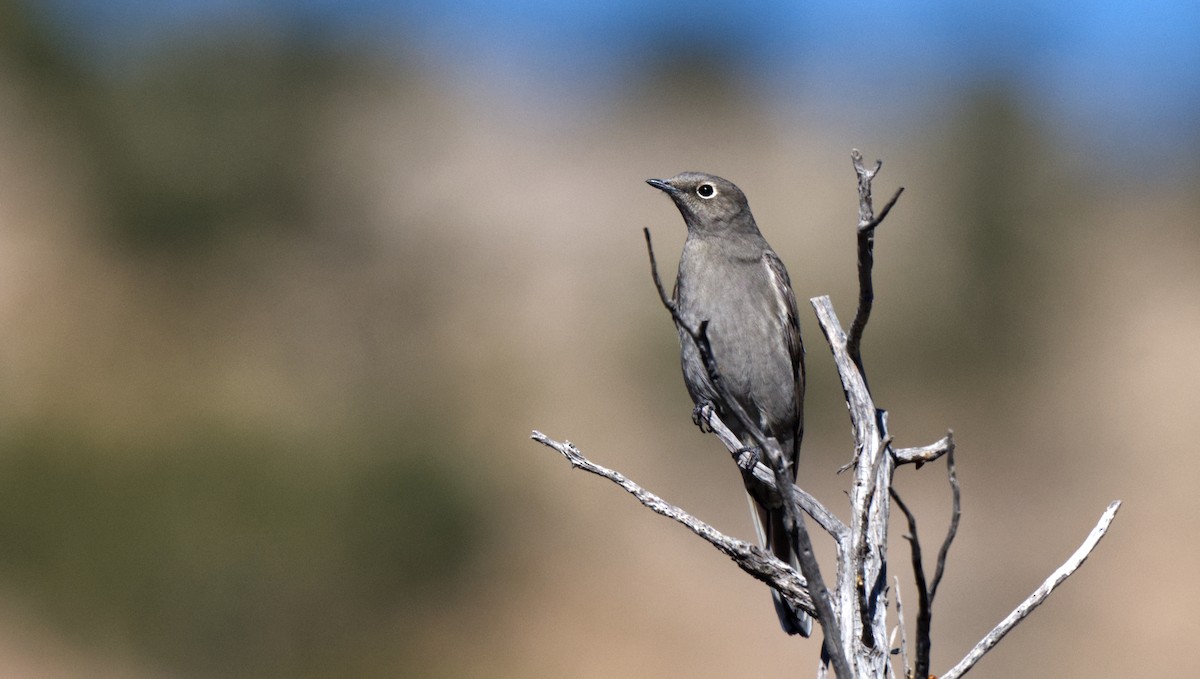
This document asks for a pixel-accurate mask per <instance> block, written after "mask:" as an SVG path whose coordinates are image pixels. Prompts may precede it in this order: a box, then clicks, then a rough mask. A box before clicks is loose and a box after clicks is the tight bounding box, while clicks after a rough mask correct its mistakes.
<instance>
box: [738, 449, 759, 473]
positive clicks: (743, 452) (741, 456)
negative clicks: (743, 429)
mask: <svg viewBox="0 0 1200 679" xmlns="http://www.w3.org/2000/svg"><path fill="white" fill-rule="evenodd" d="M733 458H734V459H735V460H737V465H738V467H739V468H740V469H741V470H742V471H746V472H753V471H754V467H755V465H757V464H758V463H759V462H763V454H762V448H759V447H758V446H747V447H745V448H739V449H738V451H737V453H736V454H735V455H734V456H733Z"/></svg>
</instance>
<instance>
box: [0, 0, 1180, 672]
mask: <svg viewBox="0 0 1200 679" xmlns="http://www.w3.org/2000/svg"><path fill="white" fill-rule="evenodd" d="M1197 34H1200V8H1198V6H1197V5H1196V4H1195V3H1191V2H1160V3H1132V2H1128V3H1125V2H1116V1H1113V0H1102V1H1100V2H1089V3H1082V2H1051V1H1049V0H1031V1H1029V2H1020V3H1015V4H1014V3H991V2H987V3H958V2H952V1H950V0H926V1H923V2H910V3H872V2H858V1H855V2H844V3H829V4H828V6H821V5H811V6H809V5H808V4H807V3H801V4H797V5H795V6H793V5H792V4H791V3H782V2H775V3H760V4H757V5H754V6H753V7H735V6H734V5H714V6H706V5H700V4H693V3H685V2H678V1H669V2H664V3H660V4H658V5H656V6H653V7H649V6H646V5H645V4H644V3H634V2H628V1H619V2H610V3H603V4H601V3H574V4H573V3H559V2H549V1H547V0H528V1H521V0H518V1H517V2H510V3H503V4H494V3H490V2H480V1H478V0H461V1H459V2H456V3H427V2H408V1H404V0H401V1H399V2H380V1H378V0H351V1H350V2H336V1H335V0H303V1H300V2H285V1H283V0H263V1H260V2H237V1H235V0H207V1H206V0H180V1H175V2H151V1H149V0H111V1H110V2H106V3H95V2H88V1H87V0H42V1H40V2H32V1H31V0H0V140H2V141H0V149H2V151H0V675H2V676H6V677H39V678H40V677H46V678H51V677H53V678H74V677H128V678H138V679H140V678H149V677H179V678H208V677H332V676H337V677H435V678H436V677H583V678H592V677H596V678H600V677H614V676H664V677H726V676H810V675H811V673H812V672H813V670H814V668H815V665H816V662H817V660H816V658H817V643H816V642H814V641H808V642H805V641H800V640H796V639H789V638H786V637H785V636H784V635H783V634H782V633H781V632H780V631H779V629H778V627H777V623H776V620H775V616H774V614H773V612H772V609H771V605H770V602H769V597H768V595H767V592H766V590H765V589H764V588H763V587H762V586H761V585H760V584H758V583H756V582H754V581H752V580H750V579H749V578H747V577H745V576H744V575H742V574H741V573H740V571H738V570H737V568H736V567H735V566H733V565H732V564H731V563H730V562H728V561H727V560H726V559H724V558H723V557H721V556H720V555H719V554H718V553H716V552H715V551H713V550H712V549H711V548H709V547H708V546H707V545H706V544H704V543H703V542H702V541H700V540H699V539H696V538H695V537H693V536H692V535H690V534H687V533H686V532H685V531H684V530H682V529H681V528H679V527H677V526H675V525H673V524H671V523H669V522H667V521H666V520H664V519H661V518H658V517H655V516H653V515H651V514H650V513H649V512H647V511H646V510H644V509H642V508H641V507H640V506H638V505H637V504H636V503H635V502H634V501H633V500H632V499H631V498H629V497H628V496H627V495H625V494H624V493H622V492H620V491H619V490H617V489H616V488H614V487H612V486H611V485H610V484H607V483H606V482H603V481H601V480H599V479H597V478H595V477H591V476H588V475H585V474H582V473H579V472H574V471H571V470H570V469H569V467H568V465H566V464H565V463H564V462H563V461H562V460H561V459H559V458H558V456H557V455H556V454H555V453H553V452H552V451H550V450H548V449H545V448H542V447H540V446H538V445H536V444H535V443H533V442H531V441H529V438H528V437H529V432H530V430H531V429H535V428H536V429H539V430H542V431H544V432H546V433H547V434H548V435H550V436H553V437H556V438H560V439H562V438H568V439H570V440H572V441H573V442H575V443H577V444H578V445H580V446H581V448H582V449H583V450H584V452H585V453H586V454H588V455H589V456H590V457H592V458H593V459H594V460H596V461H597V462H600V463H601V464H605V465H609V466H612V467H615V468H617V469H620V470H621V471H623V472H625V473H626V474H628V475H629V476H631V477H632V478H633V479H635V480H637V481H638V482H640V483H642V484H644V485H646V486H647V487H649V488H651V489H653V490H654V491H656V492H658V493H660V494H661V495H663V496H664V497H665V498H667V499H668V500H670V501H673V502H675V503H677V504H679V505H681V506H683V507H685V508H687V509H688V510H690V511H692V512H693V513H695V514H696V515H698V516H699V517H701V518H703V519H705V520H707V521H709V522H711V523H713V524H714V525H716V526H717V527H718V528H720V529H722V530H724V531H726V532H730V533H733V534H735V535H738V536H740V537H743V538H752V536H753V533H752V529H751V527H750V522H749V512H748V511H747V508H746V503H745V500H744V499H743V493H742V491H741V483H740V481H739V479H738V478H737V474H736V473H735V472H734V470H733V469H732V466H731V463H730V462H729V460H728V458H727V456H726V455H725V453H724V452H723V450H722V449H721V447H720V445H719V444H718V443H717V442H716V441H715V440H713V439H712V438H709V437H704V436H702V435H700V434H699V433H697V431H696V430H695V428H694V427H693V426H692V424H691V422H690V417H689V415H690V410H691V404H690V401H689V400H688V397H687V394H686V393H685V391H684V388H683V384H682V379H681V377H680V375H679V369H678V354H677V345H676V337H675V332H674V330H673V328H672V325H671V322H670V320H669V318H668V316H667V314H666V313H665V312H664V311H663V309H662V308H661V307H660V305H659V302H658V300H657V297H656V295H655V292H654V289H653V287H652V285H651V281H650V277H649V274H648V270H647V262H646V256H645V248H644V244H643V241H642V235H641V229H642V228H643V227H646V226H649V227H651V228H652V231H653V233H654V236H655V238H656V245H657V250H658V253H659V258H660V261H661V262H662V266H663V268H664V269H665V271H664V273H666V274H670V273H672V272H673V269H674V263H675V257H676V255H677V253H678V251H679V247H680V245H681V244H682V242H683V236H684V228H683V224H682V221H681V220H680V218H679V215H678V213H677V212H676V211H675V209H674V207H673V206H672V205H671V204H670V202H669V201H668V200H666V199H665V198H664V197H663V196H662V195H661V194H660V193H659V192H657V191H655V190H653V189H652V188H650V187H647V186H646V185H645V184H643V183H642V181H643V180H644V179H646V178H648V177H662V176H670V175H673V174H675V173H676V172H679V171H682V170H703V171H708V172H713V173H717V174H720V175H722V176H725V177H727V178H729V179H731V180H732V181H734V182H736V183H738V184H739V185H740V186H741V187H742V188H743V189H744V190H745V191H746V193H747V194H748V196H749V197H750V200H751V203H752V205H753V207H754V211H755V214H756V216H757V218H758V222H759V224H760V225H761V226H762V228H763V231H764V232H765V234H766V236H767V237H768V238H769V239H770V240H771V242H772V243H773V245H774V246H775V249H776V250H778V251H779V253H780V254H781V256H782V257H783V259H784V261H785V262H786V263H787V265H788V266H789V268H790V270H791V273H792V278H793V282H794V284H795V287H796V290H797V296H798V297H800V298H801V299H807V298H809V297H814V296H817V295H821V294H830V295H832V297H833V300H834V303H835V305H836V306H837V309H838V311H839V313H840V314H841V317H842V320H843V322H844V323H848V322H849V319H850V318H851V317H852V315H853V303H854V293H855V288H854V281H855V274H854V235H853V229H854V223H855V215H856V208H857V204H856V194H855V183H854V175H853V171H852V169H851V165H850V159H849V154H850V150H851V148H854V147H857V148H861V149H862V150H863V152H864V154H865V155H866V156H867V158H868V160H871V159H874V158H882V159H884V161H885V165H884V171H883V173H882V174H881V176H880V178H879V179H878V180H877V183H876V187H877V189H876V190H877V194H878V195H880V197H881V199H882V198H886V197H887V196H888V195H890V194H891V192H892V191H894V190H895V188H896V187H898V186H901V185H903V186H905V187H906V189H907V191H906V193H905V194H904V197H903V198H902V199H901V201H900V203H899V205H898V206H897V208H896V209H895V210H894V211H893V213H892V216H891V217H890V218H889V219H888V221H887V222H886V223H885V224H884V226H883V227H882V228H881V230H880V232H879V234H878V239H877V250H876V253H877V260H878V265H877V269H876V276H875V280H876V286H877V304H876V311H875V315H874V316H873V319H872V323H871V326H870V327H869V328H868V331H867V338H866V342H865V347H864V356H865V360H866V364H867V368H868V371H869V374H870V377H871V383H872V385H873V388H874V389H875V392H876V399H877V403H878V404H879V405H880V406H881V407H885V408H888V409H889V410H890V411H891V424H892V429H893V434H894V435H895V436H896V439H897V443H898V445H902V446H909V445H920V444H924V443H927V442H930V441H932V440H934V439H937V438H939V437H940V436H942V435H943V434H944V433H945V430H946V429H947V428H953V429H954V431H955V433H956V436H957V438H958V442H959V454H958V466H959V477H960V480H961V482H962V487H963V494H964V496H963V522H962V526H961V528H960V531H959V539H958V541H957V542H956V543H955V545H954V548H953V550H952V552H951V554H950V562H949V565H948V571H947V575H946V579H945V581H944V582H943V584H942V588H941V590H940V595H941V596H940V598H939V600H938V601H937V607H936V610H935V617H934V625H933V629H934V651H933V657H934V668H933V669H934V671H935V672H937V673H939V674H940V673H941V672H943V671H945V670H946V669H947V668H948V667H949V666H950V665H952V664H953V663H955V662H957V660H958V659H959V658H960V657H961V656H962V655H963V654H964V653H965V652H966V651H967V649H969V648H970V646H971V645H973V644H974V643H975V642H976V641H977V640H978V639H979V638H980V637H981V636H983V635H984V634H985V633H986V632H987V631H988V630H989V629H991V627H992V626H993V625H994V624H995V623H996V622H997V621H998V620H1000V619H1001V618H1002V617H1003V616H1004V615H1006V614H1007V613H1008V612H1009V611H1010V610H1012V608H1013V607H1014V606H1015V605H1016V604H1017V603H1018V602H1019V601H1020V600H1021V599H1023V598H1024V597H1025V596H1026V595H1027V594H1028V593H1029V592H1030V591H1032V589H1033V588H1034V587H1035V586H1037V584H1039V583H1040V582H1041V581H1042V579H1043V578H1044V577H1045V576H1047V575H1048V574H1049V573H1050V572H1051V571H1052V570H1053V569H1054V568H1056V567H1057V566H1058V565H1059V564H1060V563H1061V562H1062V561H1063V560H1064V559H1065V558H1066V557H1067V555H1069V554H1070V553H1071V552H1072V551H1073V550H1074V549H1075V548H1076V547H1077V545H1078V544H1079V543H1080V542H1081V541H1082V539H1083V538H1084V536H1085V535H1086V534H1087V532H1088V531H1089V530H1090V529H1091V527H1092V526H1093V524H1094V523H1095V521H1096V519H1097V518H1098V517H1099V515H1100V513H1101V512H1102V510H1103V509H1104V507H1105V506H1106V505H1107V503H1108V502H1110V501H1111V500H1113V499H1117V498H1120V499H1122V500H1124V501H1125V505H1124V507H1123V509H1122V510H1121V513H1120V514H1119V516H1118V518H1117V520H1116V522H1115V524H1114V526H1113V528H1112V531H1111V533H1110V534H1109V537H1108V538H1106V540H1105V541H1104V542H1103V543H1102V544H1101V545H1100V547H1099V549H1098V550H1097V552H1096V553H1095V554H1094V555H1093V557H1092V559H1091V560H1090V561H1089V562H1088V563H1087V565H1086V566H1085V567H1084V568H1083V569H1082V570H1081V571H1080V572H1079V573H1078V574H1076V575H1075V577H1074V578H1072V579H1071V580H1069V581H1068V582H1067V583H1066V584H1065V585H1064V587H1063V588H1062V589H1061V590H1059V592H1058V593H1056V594H1055V595H1054V596H1053V597H1052V598H1051V599H1050V600H1049V601H1048V602H1047V603H1046V604H1045V605H1044V606H1043V607H1042V608H1040V609H1039V610H1038V611H1037V612H1036V613H1035V614H1034V615H1033V616H1032V617H1031V618H1030V619H1029V620H1027V621H1026V622H1025V623H1024V624H1022V625H1020V626H1019V627H1018V628H1017V629H1016V631H1014V632H1013V633H1012V634H1011V635H1010V636H1009V637H1008V638H1006V639H1005V640H1004V642H1003V643H1002V644H1001V645H1000V646H999V647H997V649H995V650H994V651H992V653H991V654H989V655H988V656H987V657H986V658H985V659H984V660H983V661H982V662H981V663H980V664H979V665H978V666H977V668H976V670H975V674H973V675H972V676H980V677H1008V676H1057V677H1106V676H1112V677H1116V676H1135V675H1166V676H1184V675H1186V674H1188V673H1189V670H1187V669H1186V668H1187V667H1192V666H1193V665H1194V661H1193V660H1191V658H1190V654H1189V653H1187V649H1190V648H1191V646H1192V645H1193V643H1194V640H1195V638H1196V636H1197V634H1198V633H1200V624H1197V622H1196V620H1195V610H1196V607H1197V604H1200V584H1197V582H1196V579H1195V578H1194V577H1191V574H1192V573H1194V572H1195V570H1196V568H1197V566H1198V565H1200V563H1198V562H1200V544H1198V542H1197V540H1196V539H1195V537H1194V536H1195V535H1196V534H1197V533H1198V532H1200V499H1198V498H1197V496H1196V482H1197V480H1200V461H1198V460H1200V457H1198V456H1197V455H1196V454H1195V453H1194V452H1193V451H1192V450H1191V449H1190V448H1189V447H1188V445H1189V444H1188V441H1189V440H1190V439H1189V438H1188V437H1189V436H1190V435H1189V434H1188V433H1187V432H1188V431H1189V427H1190V424H1189V422H1190V421H1191V419H1192V418H1193V417H1194V416H1195V415H1194V410H1195V407H1196V404H1197V400H1198V399H1197V396H1198V394H1197V391H1198V388H1197V384H1198V383H1200V357H1198V356H1197V354H1196V352H1195V351H1194V347H1195V346H1196V344H1197V341H1198V340H1200V303H1197V300H1196V296H1197V293H1198V292H1200V221H1198V218H1197V214H1200V199H1198V196H1200V192H1198V189H1200V183H1198V180H1197V176H1198V173H1200V161H1198V159H1200V41H1197V40H1196V38H1195V36H1196V35H1197ZM668 284H669V282H668ZM803 306H805V309H804V314H803V318H802V324H804V326H805V336H806V339H807V341H808V357H809V374H810V381H811V384H810V387H809V396H808V405H807V411H808V415H807V429H808V436H807V437H806V441H805V450H804V453H803V459H802V464H801V471H800V474H801V478H802V483H803V485H805V486H806V487H807V488H808V489H809V490H811V491H812V492H814V493H815V494H817V495H818V496H819V497H820V498H822V499H823V500H824V501H825V502H827V503H828V505H829V506H830V507H831V508H833V509H835V510H837V511H838V512H839V513H841V514H842V516H845V507H846V500H845V497H844V494H843V493H844V491H845V489H846V483H847V479H846V478H843V477H837V476H835V475H834V471H835V470H836V469H837V468H838V467H839V466H841V465H842V464H843V463H845V462H846V461H847V460H848V459H849V456H850V453H851V448H850V443H851V438H850V434H849V426H848V420H847V418H846V414H845V412H844V409H843V403H842V395H841V392H840V388H839V386H838V383H837V381H836V375H835V372H834V370H833V367H832V364H831V361H830V360H829V355H828V352H827V349H826V347H825V345H824V343H823V341H822V338H821V336H820V334H819V333H818V332H817V331H816V323H815V321H814V320H813V317H812V314H811V312H810V311H809V310H808V309H807V305H803ZM897 476H898V480H897V485H898V487H899V489H900V490H901V492H902V493H903V495H904V497H905V498H906V499H908V501H909V502H910V504H912V505H913V507H914V509H915V510H916V511H917V512H918V513H919V514H920V516H921V517H922V523H921V524H920V527H921V530H922V536H923V537H924V539H925V541H926V545H927V548H928V549H930V550H933V549H935V548H936V545H937V544H938V542H939V541H940V539H941V534H942V531H943V530H944V527H945V525H946V518H947V513H948V504H949V493H948V490H947V487H946V483H945V476H944V471H943V469H942V468H941V466H940V465H937V466H927V467H925V468H924V469H922V470H920V471H916V470H913V469H911V468H905V469H902V470H901V471H900V472H899V473H898V475H897ZM902 533H903V527H902V526H901V525H900V524H899V523H897V524H896V525H895V526H894V533H893V536H894V545H893V547H894V550H895V551H893V557H892V570H893V573H894V574H895V575H897V576H899V578H900V579H901V581H902V582H903V583H905V585H904V589H903V590H902V593H903V594H904V596H905V601H906V603H907V605H908V607H909V610H910V611H914V613H913V614H910V620H909V622H910V624H911V623H912V621H913V617H912V616H913V615H915V602H916V597H915V593H913V592H912V590H911V588H910V587H909V586H908V583H909V582H910V580H911V577H910V575H909V572H910V571H909V568H908V565H907V564H908V552H907V549H906V547H905V543H904V542H903V541H902V540H901V539H900V537H901V534H902ZM822 546H823V547H824V548H825V552H824V555H825V557H826V559H827V557H828V549H827V547H828V545H822ZM829 567H832V565H831V564H830V565H829Z"/></svg>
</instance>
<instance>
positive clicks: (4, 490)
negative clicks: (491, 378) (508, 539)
mask: <svg viewBox="0 0 1200 679" xmlns="http://www.w3.org/2000/svg"><path fill="white" fill-rule="evenodd" d="M69 427H70V425H69V423H64V422H51V421H46V422H42V423H38V424H28V425H25V426H22V427H19V428H18V429H17V430H15V431H14V430H10V431H7V432H5V433H4V435H3V438H2V439H0V544H3V545H4V549H2V550H0V577H3V579H4V580H6V581H7V582H8V583H9V585H10V586H13V585H15V586H17V587H19V588H20V590H21V591H23V592H25V593H26V595H27V596H32V597H34V598H35V599H36V600H37V601H38V602H39V606H38V609H39V611H40V612H41V615H45V616H46V617H47V618H49V619H50V620H52V621H53V622H55V623H56V624H57V625H59V626H61V627H62V628H63V629H66V630H70V631H73V632H74V634H75V635H77V636H78V637H79V638H80V639H81V641H83V643H84V644H85V645H88V644H101V645H112V644H115V645H117V646H118V647H119V646H122V645H124V646H128V647H130V648H131V649H133V650H138V651H140V652H143V653H145V654H146V655H148V656H149V657H151V658H155V659H156V660H157V661H158V662H160V663H163V664H165V665H166V666H168V667H175V668H178V669H180V670H184V669H186V670H187V671H188V672H199V673H201V674H207V675H211V676H229V677H235V676H239V677H253V676H292V677H303V676H314V677H315V676H357V675H359V674H360V673H364V672H365V673H366V676H377V672H378V671H379V669H380V668H379V667H376V666H373V663H377V662H379V658H378V657H379V656H380V655H383V656H384V657H388V658H391V657H394V656H395V655H397V654H402V653H403V648H401V649H396V648H386V647H383V646H382V643H383V640H384V639H388V640H389V642H390V643H394V638H392V637H390V636H389V634H388V632H389V630H391V629H392V626H393V625H395V624H396V622H395V620H393V618H394V617H395V616H396V615H397V614H398V613H400V614H402V615H409V616H415V615H417V614H418V612H419V611H422V610H425V609H426V608H428V607H431V606H434V607H436V606H438V605H441V602H443V601H444V600H445V599H448V598H450V599H452V598H453V593H454V590H455V588H456V587H457V586H460V585H461V582H462V579H463V578H464V577H465V576H466V575H467V573H468V567H467V565H468V564H470V563H472V562H473V560H474V559H475V558H477V556H478V550H479V549H480V548H481V547H480V546H481V545H483V544H486V540H484V539H483V537H484V536H483V535H481V534H480V530H481V529H480V526H481V525H482V524H481V518H482V514H483V511H482V508H481V507H480V506H479V505H478V503H477V501H476V500H475V499H473V497H472V495H471V494H470V493H469V492H468V491H467V490H466V489H465V488H464V487H463V486H462V485H461V482H460V481H458V480H456V479H455V478H453V477H452V476H451V472H450V471H448V470H447V467H446V466H445V465H440V466H438V465H435V464H433V463H431V462H427V461H425V459H424V458H422V457H420V456H414V455H407V454H404V453H403V450H402V448H403V446H404V443H405V439H404V438H402V437H399V436H397V437H394V438H389V437H381V438H378V439H377V440H375V441H361V440H360V441H353V440H348V441H345V442H344V443H343V444H342V446H344V449H343V450H334V451H330V450H308V449H304V448H303V447H299V448H298V447H297V446H295V445H284V444H283V443H282V442H280V441H273V440H271V439H269V438H267V437H264V436H263V435H262V434H259V433H255V432H239V431H228V430H223V429H221V428H220V427H213V428H207V429H197V430H191V431H181V432H178V433H176V434H174V435H173V440H166V441H161V442H150V441H146V442H138V443H132V444H130V445H126V446H121V447H119V448H115V449H106V448H104V447H102V446H99V445H98V444H97V443H96V442H95V441H96V438H95V437H94V436H89V434H88V432H86V431H79V430H70V429H69ZM408 437H411V434H409V435H408ZM410 445H411V441H410ZM442 445H444V443H443V444H442ZM331 453H332V454H331Z"/></svg>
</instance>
